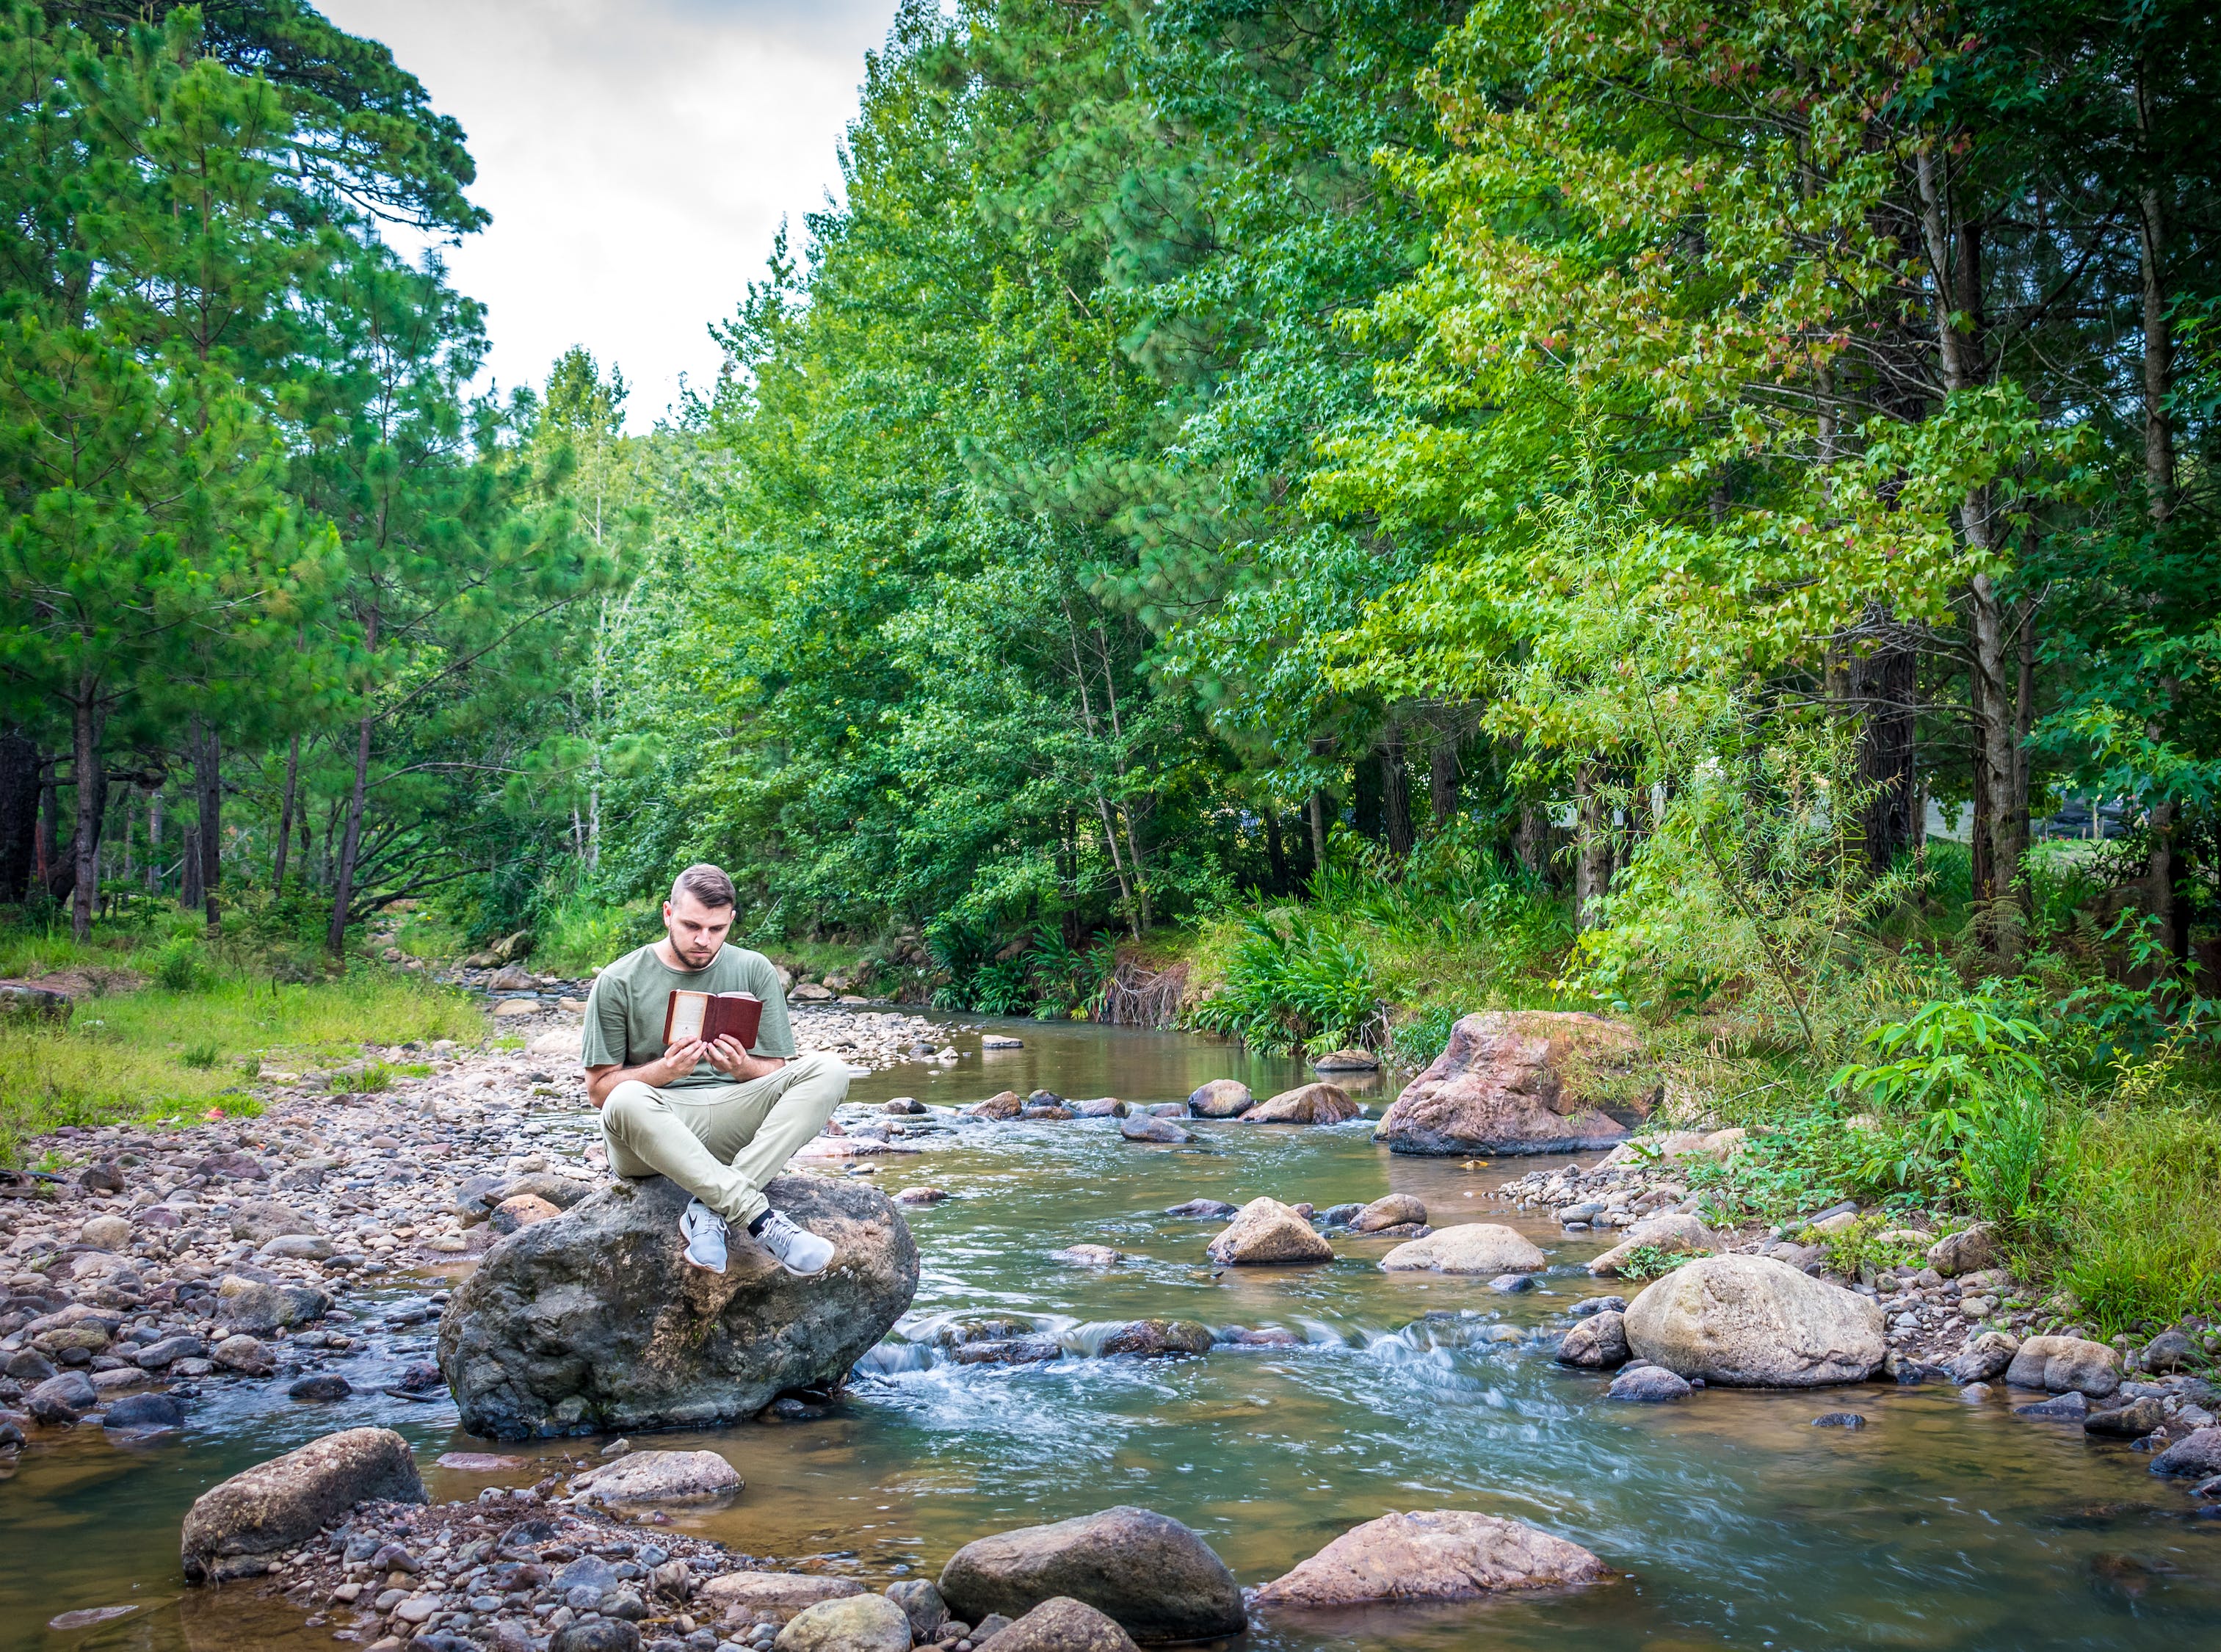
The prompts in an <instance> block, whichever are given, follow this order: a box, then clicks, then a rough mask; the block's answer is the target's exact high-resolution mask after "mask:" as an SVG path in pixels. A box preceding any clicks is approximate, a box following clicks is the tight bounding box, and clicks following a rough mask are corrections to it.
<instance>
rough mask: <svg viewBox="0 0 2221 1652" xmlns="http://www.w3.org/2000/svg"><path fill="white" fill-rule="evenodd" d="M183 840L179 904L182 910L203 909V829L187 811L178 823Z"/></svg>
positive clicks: (179, 864)
mask: <svg viewBox="0 0 2221 1652" xmlns="http://www.w3.org/2000/svg"><path fill="white" fill-rule="evenodd" d="M178 837H179V839H180V840H181V847H180V851H179V854H178V909H179V910H182V911H187V912H197V911H200V910H203V896H202V890H201V829H200V827H199V826H198V825H197V824H196V823H194V817H193V816H192V814H191V812H187V813H186V814H185V816H184V817H182V818H181V819H180V820H179V821H178Z"/></svg>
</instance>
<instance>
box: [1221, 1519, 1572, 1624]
mask: <svg viewBox="0 0 2221 1652" xmlns="http://www.w3.org/2000/svg"><path fill="white" fill-rule="evenodd" d="M1609 1574H1610V1568H1607V1567H1606V1566H1605V1563H1604V1562H1603V1561H1600V1560H1598V1558H1597V1557H1596V1556H1595V1555H1592V1554H1590V1553H1589V1551H1588V1550H1587V1549H1583V1548H1582V1547H1581V1546H1580V1544H1579V1543H1572V1542H1567V1541H1566V1540H1565V1539H1564V1538H1562V1537H1554V1536H1551V1535H1550V1534H1549V1533H1548V1532H1547V1531H1540V1530H1536V1528H1535V1527H1533V1526H1530V1525H1528V1524H1525V1523H1524V1522H1523V1521H1518V1520H1504V1519H1499V1518H1498V1517H1496V1516H1494V1515H1487V1514H1471V1513H1467V1512H1466V1511H1463V1510H1456V1509H1438V1510H1433V1511H1427V1512H1424V1513H1412V1514H1384V1515H1382V1516H1381V1517H1380V1518H1379V1519H1377V1520H1368V1521H1367V1522H1366V1523H1365V1524H1363V1525H1361V1526H1357V1527H1354V1528H1352V1529H1351V1530H1348V1531H1345V1532H1344V1533H1342V1536H1339V1537H1337V1538H1336V1539H1335V1540H1334V1541H1333V1542H1330V1543H1329V1544H1328V1545H1327V1546H1326V1547H1325V1548H1324V1549H1321V1550H1319V1552H1318V1553H1317V1554H1316V1555H1312V1556H1311V1558H1310V1559H1309V1560H1307V1561H1304V1562H1303V1563H1302V1564H1301V1565H1299V1566H1298V1567H1297V1568H1295V1569H1294V1570H1293V1571H1292V1572H1290V1573H1288V1574H1286V1575H1285V1576H1283V1577H1279V1578H1276V1579H1274V1580H1273V1581H1272V1582H1270V1583H1267V1585H1265V1586H1264V1587H1262V1588H1261V1589H1259V1590H1258V1591H1257V1592H1256V1593H1255V1594H1254V1595H1253V1596H1251V1597H1250V1599H1251V1603H1252V1604H1253V1605H1259V1606H1272V1605H1287V1606H1316V1607H1325V1606H1358V1605H1379V1604H1386V1603H1387V1602H1390V1601H1396V1600H1464V1599H1472V1598H1473V1597H1474V1596H1476V1595H1486V1594H1496V1593H1501V1592H1503V1591H1505V1590H1509V1589H1550V1588H1561V1587H1564V1586H1566V1585H1567V1584H1574V1583H1592V1582H1595V1581H1596V1580H1598V1579H1600V1578H1604V1577H1605V1576H1608V1575H1609Z"/></svg>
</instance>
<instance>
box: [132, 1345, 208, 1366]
mask: <svg viewBox="0 0 2221 1652" xmlns="http://www.w3.org/2000/svg"><path fill="white" fill-rule="evenodd" d="M206 1358H208V1344H207V1343H206V1342H203V1341H201V1339H200V1338H199V1337H197V1336H165V1337H164V1338H162V1340H161V1341H160V1342H149V1343H147V1346H146V1347H144V1348H142V1349H140V1350H139V1351H138V1352H137V1353H136V1354H135V1355H132V1356H131V1362H132V1363H133V1364H134V1365H135V1366H137V1367H139V1368H140V1369H141V1371H160V1370H161V1369H162V1368H163V1367H166V1366H169V1365H172V1364H174V1363H175V1362H176V1361H179V1360H205V1359H206Z"/></svg>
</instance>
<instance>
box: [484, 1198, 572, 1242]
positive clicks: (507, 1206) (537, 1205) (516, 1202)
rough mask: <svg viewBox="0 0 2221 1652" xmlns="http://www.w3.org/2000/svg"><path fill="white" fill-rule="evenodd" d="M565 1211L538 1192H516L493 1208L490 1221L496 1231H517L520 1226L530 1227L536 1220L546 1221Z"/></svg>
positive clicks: (507, 1232)
mask: <svg viewBox="0 0 2221 1652" xmlns="http://www.w3.org/2000/svg"><path fill="white" fill-rule="evenodd" d="M562 1214H563V1212H562V1211H560V1210H558V1209H557V1208H556V1207H555V1206H554V1205H550V1204H549V1203H548V1202H547V1200H546V1199H544V1198H541V1197H540V1196H539V1195H538V1194H537V1193H516V1194H513V1195H512V1196H510V1198H505V1199H504V1200H502V1202H501V1203H500V1204H498V1205H495V1206H494V1208H493V1215H492V1216H491V1218H489V1220H490V1223H491V1227H492V1228H493V1230H494V1231H495V1232H496V1233H499V1234H510V1233H515V1232H516V1230H518V1229H519V1228H529V1227H530V1226H531V1225H532V1224H533V1223H535V1222H545V1221H547V1219H548V1218H549V1217H556V1216H560V1215H562Z"/></svg>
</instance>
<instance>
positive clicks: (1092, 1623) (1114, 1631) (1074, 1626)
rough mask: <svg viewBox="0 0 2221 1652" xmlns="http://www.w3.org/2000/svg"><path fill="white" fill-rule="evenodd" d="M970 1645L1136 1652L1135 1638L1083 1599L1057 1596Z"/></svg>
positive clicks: (1002, 1649) (1019, 1651) (1027, 1651)
mask: <svg viewBox="0 0 2221 1652" xmlns="http://www.w3.org/2000/svg"><path fill="white" fill-rule="evenodd" d="M973 1644H974V1645H975V1646H977V1647H979V1648H980V1649H981V1652H985V1649H988V1648H990V1647H992V1649H994V1652H1136V1649H1135V1647H1134V1637H1133V1636H1130V1635H1129V1634H1128V1633H1126V1631H1125V1630H1123V1629H1121V1628H1120V1627H1119V1626H1118V1620H1117V1618H1110V1617H1106V1616H1105V1615H1104V1613H1102V1612H1099V1611H1096V1610H1095V1608H1094V1607H1092V1606H1091V1605H1088V1604H1087V1603H1086V1602H1085V1601H1084V1600H1074V1599H1071V1598H1070V1597H1069V1596H1067V1595H1059V1596H1057V1597H1056V1599H1054V1600H1044V1601H1042V1603H1041V1605H1038V1606H1035V1608H1034V1609H1033V1610H1032V1611H1029V1612H1028V1613H1027V1614H1026V1615H1025V1616H1024V1617H1023V1618H1019V1619H1018V1620H1017V1622H1016V1623H1014V1624H1010V1626H1009V1627H1008V1628H1006V1629H999V1630H996V1631H995V1632H994V1633H993V1634H992V1635H991V1636H988V1637H987V1638H986V1639H985V1640H982V1641H976V1642H974V1643H973Z"/></svg>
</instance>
